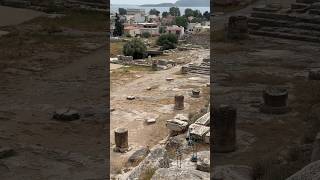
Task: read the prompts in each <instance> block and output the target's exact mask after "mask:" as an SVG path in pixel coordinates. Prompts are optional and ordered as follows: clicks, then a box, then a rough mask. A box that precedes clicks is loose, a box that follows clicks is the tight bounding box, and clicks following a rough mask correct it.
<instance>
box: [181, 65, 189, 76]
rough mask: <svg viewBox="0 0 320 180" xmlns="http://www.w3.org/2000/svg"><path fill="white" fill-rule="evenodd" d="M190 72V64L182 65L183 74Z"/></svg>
mask: <svg viewBox="0 0 320 180" xmlns="http://www.w3.org/2000/svg"><path fill="white" fill-rule="evenodd" d="M187 73H188V66H182V67H181V74H187Z"/></svg>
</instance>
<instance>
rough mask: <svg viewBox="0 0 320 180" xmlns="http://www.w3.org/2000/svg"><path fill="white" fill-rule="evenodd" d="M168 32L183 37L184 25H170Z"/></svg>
mask: <svg viewBox="0 0 320 180" xmlns="http://www.w3.org/2000/svg"><path fill="white" fill-rule="evenodd" d="M166 32H167V33H168V34H174V35H176V36H177V37H178V38H181V37H182V36H183V35H184V27H182V26H177V25H173V26H168V27H167V29H166Z"/></svg>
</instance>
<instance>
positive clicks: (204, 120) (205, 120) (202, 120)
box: [195, 112, 210, 126]
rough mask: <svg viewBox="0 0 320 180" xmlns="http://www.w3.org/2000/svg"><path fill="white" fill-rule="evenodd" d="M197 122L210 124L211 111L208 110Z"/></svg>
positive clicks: (204, 124) (205, 124)
mask: <svg viewBox="0 0 320 180" xmlns="http://www.w3.org/2000/svg"><path fill="white" fill-rule="evenodd" d="M195 123H196V124H200V125H203V126H208V125H209V124H210V112H208V113H206V114H205V115H203V116H201V117H200V118H199V119H197V120H196V122H195Z"/></svg>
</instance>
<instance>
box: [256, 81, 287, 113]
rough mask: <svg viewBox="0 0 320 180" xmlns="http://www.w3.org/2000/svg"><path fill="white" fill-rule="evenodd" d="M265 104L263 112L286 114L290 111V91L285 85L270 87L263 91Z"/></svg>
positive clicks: (262, 107)
mask: <svg viewBox="0 0 320 180" xmlns="http://www.w3.org/2000/svg"><path fill="white" fill-rule="evenodd" d="M262 96H263V101H264V104H263V105H262V106H261V109H260V110H261V112H263V113H269V114H284V113H286V112H288V111H289V108H288V104H287V101H288V91H287V89H286V88H283V87H268V88H266V89H265V90H264V91H263V94H262Z"/></svg>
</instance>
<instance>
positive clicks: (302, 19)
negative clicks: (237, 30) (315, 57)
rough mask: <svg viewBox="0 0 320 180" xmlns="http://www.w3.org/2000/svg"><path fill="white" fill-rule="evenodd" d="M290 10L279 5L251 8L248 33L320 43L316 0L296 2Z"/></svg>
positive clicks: (319, 6) (318, 10) (319, 9)
mask: <svg viewBox="0 0 320 180" xmlns="http://www.w3.org/2000/svg"><path fill="white" fill-rule="evenodd" d="M296 1H297V2H296V3H293V4H292V5H291V9H283V8H282V7H281V6H280V4H269V5H265V6H259V7H255V8H253V12H252V14H251V17H250V18H249V29H250V30H249V32H250V34H253V35H261V36H270V37H277V38H285V39H293V40H302V41H310V42H320V38H319V34H320V26H319V23H320V20H319V18H318V17H317V16H315V15H319V14H320V4H319V1H317V0H296Z"/></svg>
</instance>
